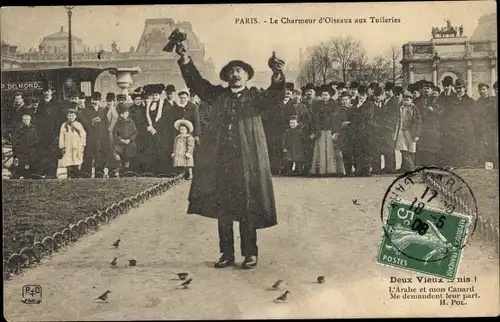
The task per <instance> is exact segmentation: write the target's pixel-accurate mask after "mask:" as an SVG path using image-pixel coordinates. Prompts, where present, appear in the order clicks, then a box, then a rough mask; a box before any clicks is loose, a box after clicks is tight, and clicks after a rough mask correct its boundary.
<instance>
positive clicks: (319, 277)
mask: <svg viewBox="0 0 500 322" xmlns="http://www.w3.org/2000/svg"><path fill="white" fill-rule="evenodd" d="M317 280H318V283H319V284H323V283H324V282H325V277H324V276H318V279H317Z"/></svg>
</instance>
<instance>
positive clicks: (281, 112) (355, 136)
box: [263, 76, 498, 176]
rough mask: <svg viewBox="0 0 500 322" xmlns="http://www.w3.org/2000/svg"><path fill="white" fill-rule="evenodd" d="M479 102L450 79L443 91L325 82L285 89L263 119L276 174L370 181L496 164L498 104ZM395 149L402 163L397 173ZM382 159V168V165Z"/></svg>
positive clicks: (483, 87) (484, 96)
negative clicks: (279, 101)
mask: <svg viewBox="0 0 500 322" xmlns="http://www.w3.org/2000/svg"><path fill="white" fill-rule="evenodd" d="M493 87H494V91H495V96H492V95H490V92H491V90H490V88H489V86H488V85H487V84H483V83H481V84H479V85H478V91H479V93H480V97H479V98H478V99H477V100H473V99H472V98H471V97H469V96H468V95H467V94H466V88H467V84H466V82H464V81H463V80H461V79H457V80H456V81H455V82H453V79H452V78H451V77H449V76H447V77H445V78H444V79H443V81H442V88H443V90H441V88H440V87H438V86H436V85H435V84H433V83H432V82H429V81H425V80H421V81H417V82H416V83H413V84H409V85H408V86H407V88H403V87H402V86H395V84H394V83H392V82H387V83H386V84H385V86H380V85H378V84H376V83H371V84H369V85H368V86H365V85H360V84H359V83H358V82H351V83H350V84H349V86H348V87H347V86H346V84H344V83H337V82H331V83H329V84H325V85H323V86H319V87H315V86H314V85H313V84H307V85H306V86H304V87H302V88H301V89H297V88H295V87H294V84H293V83H287V84H286V94H285V99H284V101H283V103H282V104H281V106H280V107H278V108H277V109H275V110H274V111H271V113H268V114H264V115H263V122H264V123H265V124H264V127H265V128H266V133H267V142H268V147H269V150H270V160H271V168H272V172H274V173H284V174H298V175H306V176H311V175H313V176H314V175H320V176H329V175H332V176H339V175H340V176H343V175H347V176H370V175H372V174H381V173H398V172H406V171H411V170H413V169H415V168H416V167H417V166H433V165H434V166H440V167H443V168H447V167H451V168H464V167H465V168H466V167H484V166H485V164H486V163H490V166H491V165H494V167H496V168H497V167H498V127H497V124H498V123H497V120H498V99H497V93H498V92H497V83H496V82H495V84H494V86H493ZM395 151H400V152H401V156H402V163H401V167H400V168H399V169H396V159H395ZM382 156H383V159H384V164H385V167H383V168H382V167H381V164H382V162H381V160H382Z"/></svg>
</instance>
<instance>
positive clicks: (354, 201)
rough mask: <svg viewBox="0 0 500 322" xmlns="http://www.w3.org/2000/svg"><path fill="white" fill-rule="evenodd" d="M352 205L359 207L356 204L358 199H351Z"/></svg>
mask: <svg viewBox="0 0 500 322" xmlns="http://www.w3.org/2000/svg"><path fill="white" fill-rule="evenodd" d="M352 204H353V205H356V206H359V205H360V203H358V199H352Z"/></svg>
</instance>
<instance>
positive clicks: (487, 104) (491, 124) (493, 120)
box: [474, 96, 498, 167]
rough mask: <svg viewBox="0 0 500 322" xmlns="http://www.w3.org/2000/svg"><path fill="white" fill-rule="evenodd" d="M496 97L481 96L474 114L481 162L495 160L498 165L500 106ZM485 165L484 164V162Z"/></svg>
mask: <svg viewBox="0 0 500 322" xmlns="http://www.w3.org/2000/svg"><path fill="white" fill-rule="evenodd" d="M497 102H498V101H497V100H495V97H491V96H488V97H479V98H478V99H477V100H476V103H475V108H474V114H475V115H476V117H475V120H474V132H475V135H476V140H477V144H478V145H479V150H480V156H481V158H480V159H481V160H480V161H481V163H483V162H493V163H494V164H495V167H497V166H498V106H497ZM482 165H484V164H482Z"/></svg>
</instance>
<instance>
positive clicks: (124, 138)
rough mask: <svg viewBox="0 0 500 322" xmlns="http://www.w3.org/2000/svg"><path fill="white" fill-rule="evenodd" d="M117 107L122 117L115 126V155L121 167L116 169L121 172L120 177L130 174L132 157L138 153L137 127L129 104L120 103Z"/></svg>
mask: <svg viewBox="0 0 500 322" xmlns="http://www.w3.org/2000/svg"><path fill="white" fill-rule="evenodd" d="M116 108H117V111H118V114H119V115H120V117H119V118H118V120H117V121H116V124H115V127H114V128H113V156H114V158H115V161H117V162H118V163H119V164H120V167H119V168H117V169H115V170H114V171H115V173H116V172H120V177H123V176H128V173H127V172H128V171H130V159H131V158H132V157H134V156H135V155H136V153H137V145H136V142H135V139H136V137H137V128H136V126H135V123H134V121H132V120H131V119H130V118H129V110H128V106H127V105H126V104H125V103H119V104H118V105H117V106H116Z"/></svg>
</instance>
